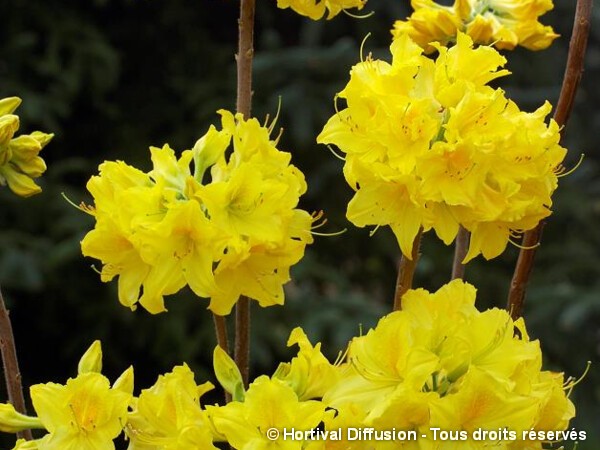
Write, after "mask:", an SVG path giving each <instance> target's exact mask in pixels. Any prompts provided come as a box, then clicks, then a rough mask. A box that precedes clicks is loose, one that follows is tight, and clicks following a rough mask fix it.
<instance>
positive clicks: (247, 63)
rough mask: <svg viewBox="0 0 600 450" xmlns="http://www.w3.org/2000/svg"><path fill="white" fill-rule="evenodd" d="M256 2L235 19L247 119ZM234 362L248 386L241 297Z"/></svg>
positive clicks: (246, 308) (245, 3)
mask: <svg viewBox="0 0 600 450" xmlns="http://www.w3.org/2000/svg"><path fill="white" fill-rule="evenodd" d="M255 8H256V0H241V3H240V18H239V20H238V26H239V34H238V53H237V56H236V61H237V103H236V109H237V112H238V113H242V114H243V115H244V118H245V119H249V118H250V111H251V110H252V59H253V57H254V10H255ZM234 351H235V354H234V359H235V362H236V364H237V366H238V368H239V369H240V372H241V374H242V379H243V381H244V385H245V386H248V374H249V371H250V370H249V365H250V363H249V361H250V300H249V299H248V298H247V297H245V296H241V297H240V299H239V300H238V302H237V305H236V307H235V350H234Z"/></svg>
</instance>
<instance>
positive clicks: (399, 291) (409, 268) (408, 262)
mask: <svg viewBox="0 0 600 450" xmlns="http://www.w3.org/2000/svg"><path fill="white" fill-rule="evenodd" d="M422 234H423V228H421V229H419V232H418V233H417V235H416V236H415V240H414V241H413V246H412V254H411V259H408V258H407V257H406V256H405V255H402V258H400V267H399V268H398V278H397V279H396V293H395V295H394V311H399V310H400V309H401V307H402V303H401V301H402V296H403V295H404V294H406V292H407V291H408V290H409V289H412V282H413V278H414V276H415V269H416V268H417V262H418V260H419V248H420V247H421V236H422Z"/></svg>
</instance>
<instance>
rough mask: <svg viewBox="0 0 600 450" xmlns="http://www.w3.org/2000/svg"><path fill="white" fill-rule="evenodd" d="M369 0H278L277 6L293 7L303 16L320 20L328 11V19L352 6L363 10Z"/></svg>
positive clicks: (283, 7) (282, 7)
mask: <svg viewBox="0 0 600 450" xmlns="http://www.w3.org/2000/svg"><path fill="white" fill-rule="evenodd" d="M365 3H367V0H277V7H278V8H281V9H286V8H291V9H292V10H294V11H295V12H297V13H298V14H300V15H301V16H306V17H309V18H311V19H313V20H319V19H321V18H322V17H323V16H324V15H325V12H327V11H328V14H327V20H329V19H332V18H333V17H335V16H337V15H338V14H339V13H340V12H341V11H344V10H346V9H350V8H357V9H358V10H361V9H362V8H363V7H364V6H365Z"/></svg>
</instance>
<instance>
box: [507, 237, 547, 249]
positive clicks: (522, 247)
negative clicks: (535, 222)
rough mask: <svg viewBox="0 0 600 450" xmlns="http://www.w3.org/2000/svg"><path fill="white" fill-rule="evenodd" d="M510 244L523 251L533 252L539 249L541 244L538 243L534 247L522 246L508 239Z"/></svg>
mask: <svg viewBox="0 0 600 450" xmlns="http://www.w3.org/2000/svg"><path fill="white" fill-rule="evenodd" d="M508 242H510V243H511V244H512V245H514V246H515V247H517V248H519V249H521V250H533V249H534V248H538V247H539V246H540V243H539V242H536V243H535V244H533V245H521V244H517V243H516V242H515V241H513V240H512V239H510V238H509V239H508Z"/></svg>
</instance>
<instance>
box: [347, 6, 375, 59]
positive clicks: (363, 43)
mask: <svg viewBox="0 0 600 450" xmlns="http://www.w3.org/2000/svg"><path fill="white" fill-rule="evenodd" d="M343 11H345V10H343ZM369 37H371V33H370V32H369V33H367V35H366V36H365V37H364V38H363V40H362V42H361V43H360V50H359V52H360V62H365V58H364V55H363V50H364V46H365V42H367V39H369Z"/></svg>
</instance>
